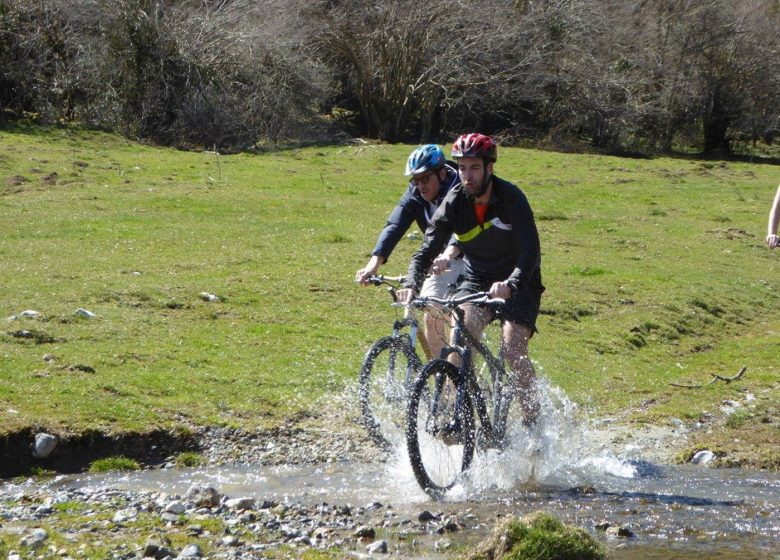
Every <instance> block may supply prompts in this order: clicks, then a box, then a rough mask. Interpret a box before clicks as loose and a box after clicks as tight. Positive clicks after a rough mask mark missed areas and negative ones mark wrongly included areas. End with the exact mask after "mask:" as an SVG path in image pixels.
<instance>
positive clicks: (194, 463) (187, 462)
mask: <svg viewBox="0 0 780 560" xmlns="http://www.w3.org/2000/svg"><path fill="white" fill-rule="evenodd" d="M205 464H206V459H205V457H203V455H201V454H200V453H195V452H194V451H184V452H182V453H179V454H178V455H177V456H176V466H177V467H200V466H202V465H205Z"/></svg>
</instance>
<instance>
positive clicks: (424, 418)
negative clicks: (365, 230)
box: [406, 360, 475, 499]
mask: <svg viewBox="0 0 780 560" xmlns="http://www.w3.org/2000/svg"><path fill="white" fill-rule="evenodd" d="M437 376H438V378H439V379H443V380H444V384H445V385H444V389H443V390H442V391H438V390H437V389H436V380H437ZM447 383H449V384H450V388H449V391H450V392H449V395H447V386H446V384H447ZM459 383H461V381H460V375H459V373H458V368H456V367H455V366H454V365H453V364H451V363H449V362H447V361H445V360H433V361H431V362H429V363H428V364H427V365H426V366H425V367H424V368H423V369H422V371H421V372H420V375H419V376H418V377H417V379H416V380H415V383H414V387H413V388H412V394H411V396H410V397H409V410H408V415H407V422H406V443H407V450H408V452H409V460H410V461H411V464H412V471H413V472H414V477H415V479H416V480H417V483H418V484H419V485H420V487H421V488H422V489H423V490H424V491H425V492H426V493H427V494H428V495H429V496H431V497H432V498H434V499H439V498H441V497H442V496H443V495H444V494H445V493H446V492H447V491H448V490H449V489H450V488H452V487H453V486H454V485H455V482H456V481H457V478H458V477H459V476H460V474H461V473H462V472H463V471H465V470H466V469H468V468H469V465H471V460H472V459H473V457H474V443H475V433H474V411H473V409H472V405H471V400H470V398H469V396H468V393H465V394H464V402H463V406H462V407H461V409H462V411H461V412H462V413H461V415H460V418H459V419H456V418H454V417H455V414H456V411H455V399H454V398H453V397H454V395H455V390H457V388H458V384H459ZM437 394H444V396H443V397H440V398H437V397H436V396H435V395H437ZM441 398H443V399H444V400H440V399H441ZM434 409H437V410H434ZM453 420H458V421H459V423H460V434H459V436H456V437H455V438H452V434H450V435H449V436H446V437H442V434H443V433H445V431H446V429H444V428H442V426H447V425H449V423H450V422H451V421H453ZM448 437H449V441H448ZM453 439H454V441H453Z"/></svg>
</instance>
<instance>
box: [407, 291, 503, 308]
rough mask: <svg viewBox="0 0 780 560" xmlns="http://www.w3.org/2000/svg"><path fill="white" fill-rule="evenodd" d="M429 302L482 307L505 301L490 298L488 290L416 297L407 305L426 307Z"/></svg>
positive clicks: (446, 305) (496, 305)
mask: <svg viewBox="0 0 780 560" xmlns="http://www.w3.org/2000/svg"><path fill="white" fill-rule="evenodd" d="M431 303H437V304H439V305H441V306H443V307H445V308H447V309H453V308H455V307H458V306H460V305H463V304H464V303H473V304H476V305H482V306H484V307H498V306H499V305H503V304H505V303H506V300H505V299H501V298H491V297H490V293H489V292H476V293H473V294H466V295H465V296H460V297H451V298H438V297H434V296H425V297H416V298H414V299H413V300H412V301H411V302H410V303H409V305H411V306H413V307H417V308H422V307H427V306H428V305H430V304H431Z"/></svg>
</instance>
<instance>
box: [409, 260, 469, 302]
mask: <svg viewBox="0 0 780 560" xmlns="http://www.w3.org/2000/svg"><path fill="white" fill-rule="evenodd" d="M462 273H463V259H450V268H449V270H447V271H446V272H443V273H441V274H431V275H430V276H429V277H428V278H426V279H425V283H424V284H423V285H422V289H421V290H420V297H430V296H433V297H438V298H443V297H447V294H449V293H450V292H451V291H452V290H453V289H454V288H455V287H456V286H457V285H458V276H460V275H461V274H462Z"/></svg>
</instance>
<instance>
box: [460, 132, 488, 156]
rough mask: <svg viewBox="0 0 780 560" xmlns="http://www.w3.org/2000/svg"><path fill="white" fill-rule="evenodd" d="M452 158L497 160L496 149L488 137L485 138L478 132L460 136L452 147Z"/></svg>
mask: <svg viewBox="0 0 780 560" xmlns="http://www.w3.org/2000/svg"><path fill="white" fill-rule="evenodd" d="M452 157H453V158H462V157H476V158H482V159H484V160H490V161H496V160H497V159H498V148H497V147H496V143H495V141H494V140H493V139H492V138H491V137H490V136H485V135H484V134H480V133H479V132H472V133H470V134H461V135H460V136H458V139H457V140H455V143H454V144H453V145H452Z"/></svg>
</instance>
